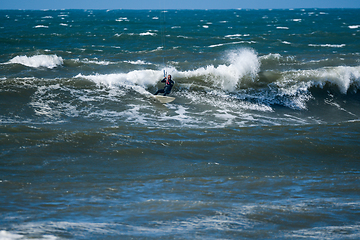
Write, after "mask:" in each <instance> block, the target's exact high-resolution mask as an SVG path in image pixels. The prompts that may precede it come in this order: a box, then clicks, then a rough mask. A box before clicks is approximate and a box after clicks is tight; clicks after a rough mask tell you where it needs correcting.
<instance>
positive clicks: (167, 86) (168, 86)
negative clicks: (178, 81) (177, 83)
mask: <svg viewBox="0 0 360 240" xmlns="http://www.w3.org/2000/svg"><path fill="white" fill-rule="evenodd" d="M161 82H164V83H165V87H164V89H159V90H157V92H156V93H155V95H158V94H159V93H163V94H164V96H166V94H169V93H170V92H171V88H172V87H173V85H174V81H173V80H171V79H170V80H168V81H167V79H166V78H164V79H163V80H161Z"/></svg>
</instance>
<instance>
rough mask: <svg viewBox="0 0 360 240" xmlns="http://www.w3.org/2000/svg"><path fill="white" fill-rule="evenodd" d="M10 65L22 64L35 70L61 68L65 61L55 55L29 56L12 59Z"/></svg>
mask: <svg viewBox="0 0 360 240" xmlns="http://www.w3.org/2000/svg"><path fill="white" fill-rule="evenodd" d="M8 64H21V65H24V66H27V67H33V68H40V67H45V68H49V69H52V68H55V67H57V66H61V65H62V64H64V60H63V59H62V57H58V56H57V55H56V54H54V55H35V56H32V57H28V56H16V57H14V58H13V59H11V60H10V61H9V62H8Z"/></svg>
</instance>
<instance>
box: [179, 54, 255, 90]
mask: <svg viewBox="0 0 360 240" xmlns="http://www.w3.org/2000/svg"><path fill="white" fill-rule="evenodd" d="M226 58H227V59H228V62H229V64H228V65H226V64H224V65H219V66H217V67H215V66H214V65H208V66H207V67H202V68H199V69H196V70H192V71H187V72H183V73H178V75H180V77H184V78H191V77H200V78H203V79H204V80H205V81H206V82H210V83H211V84H212V85H213V86H214V87H217V88H220V89H222V90H226V91H235V90H236V88H237V86H238V85H239V84H240V83H241V82H242V81H246V80H250V81H253V80H254V79H255V78H256V76H257V75H258V73H259V71H260V61H259V59H258V56H257V54H256V52H255V51H254V50H252V49H239V50H236V51H232V52H230V53H228V54H227V56H226Z"/></svg>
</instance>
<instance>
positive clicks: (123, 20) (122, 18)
mask: <svg viewBox="0 0 360 240" xmlns="http://www.w3.org/2000/svg"><path fill="white" fill-rule="evenodd" d="M115 21H117V22H129V19H128V18H127V17H121V18H118V19H116V20H115Z"/></svg>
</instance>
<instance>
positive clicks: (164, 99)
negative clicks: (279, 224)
mask: <svg viewBox="0 0 360 240" xmlns="http://www.w3.org/2000/svg"><path fill="white" fill-rule="evenodd" d="M152 97H153V98H155V99H156V100H157V101H159V102H161V103H169V102H172V101H174V100H175V98H174V97H168V96H161V95H152Z"/></svg>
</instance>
